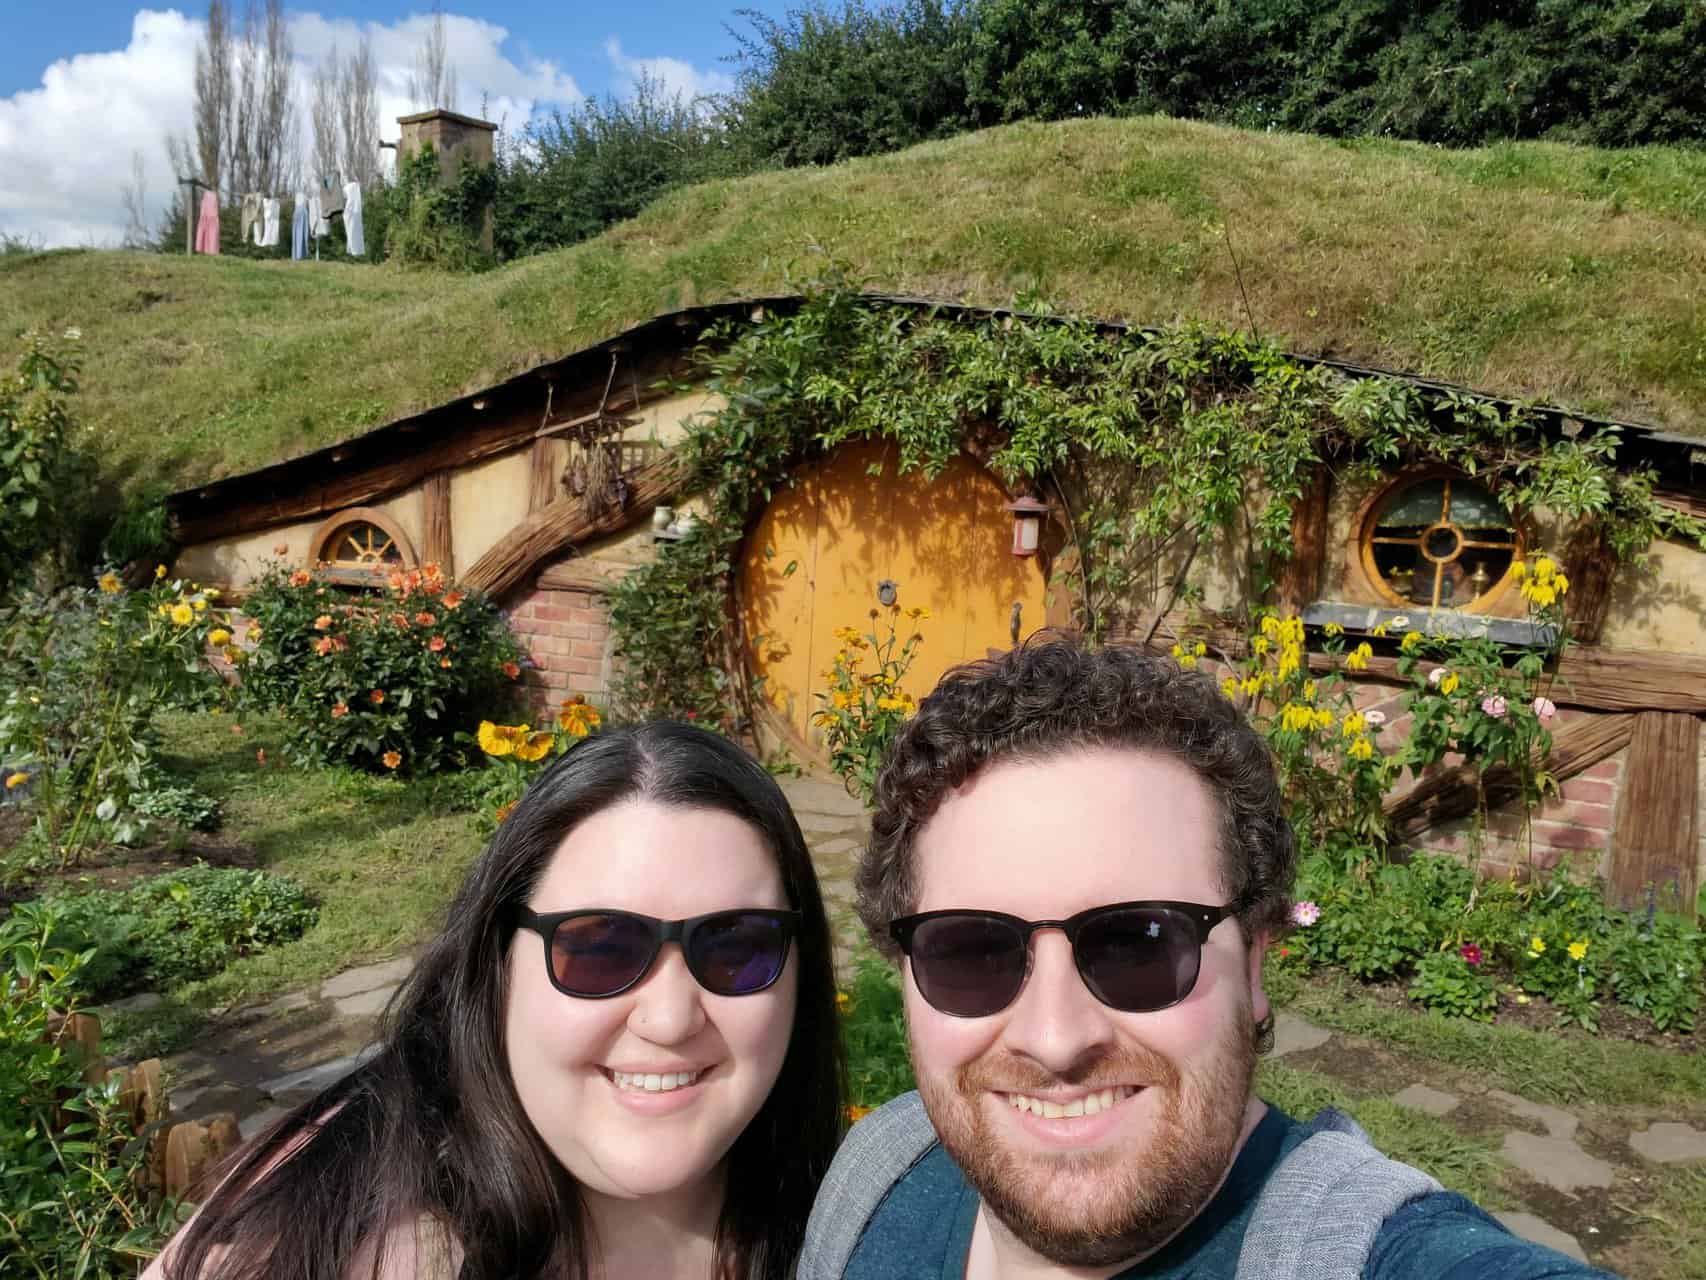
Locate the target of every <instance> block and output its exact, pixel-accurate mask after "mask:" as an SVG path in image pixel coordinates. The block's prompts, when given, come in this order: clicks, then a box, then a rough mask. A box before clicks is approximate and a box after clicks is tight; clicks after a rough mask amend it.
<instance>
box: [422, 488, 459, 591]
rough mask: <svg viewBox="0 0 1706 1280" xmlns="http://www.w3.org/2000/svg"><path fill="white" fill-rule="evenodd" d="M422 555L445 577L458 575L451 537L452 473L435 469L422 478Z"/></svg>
mask: <svg viewBox="0 0 1706 1280" xmlns="http://www.w3.org/2000/svg"><path fill="white" fill-rule="evenodd" d="M421 555H422V556H424V557H425V559H426V563H428V564H436V565H437V566H438V567H439V571H440V572H442V573H443V574H444V576H445V577H446V578H454V577H455V576H456V566H455V564H453V563H452V561H453V559H454V553H453V549H452V545H451V537H450V473H449V472H448V471H434V472H433V473H432V474H431V475H429V476H428V477H427V478H426V479H425V480H423V481H422V482H421Z"/></svg>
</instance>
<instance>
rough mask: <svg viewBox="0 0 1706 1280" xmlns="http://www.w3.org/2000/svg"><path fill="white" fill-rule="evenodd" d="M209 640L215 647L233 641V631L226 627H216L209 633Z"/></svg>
mask: <svg viewBox="0 0 1706 1280" xmlns="http://www.w3.org/2000/svg"><path fill="white" fill-rule="evenodd" d="M207 642H208V643H209V644H210V645H212V646H213V647H214V648H216V649H217V648H218V647H219V646H220V645H225V644H230V643H231V633H230V632H229V631H227V630H226V629H225V628H224V627H215V628H214V629H213V630H212V631H209V632H208V633H207Z"/></svg>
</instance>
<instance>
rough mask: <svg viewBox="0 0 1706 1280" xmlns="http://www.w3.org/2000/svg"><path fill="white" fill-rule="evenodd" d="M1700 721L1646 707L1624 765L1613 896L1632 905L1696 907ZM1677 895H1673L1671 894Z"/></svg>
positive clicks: (1634, 907) (1615, 838) (1689, 912)
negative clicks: (1653, 898)
mask: <svg viewBox="0 0 1706 1280" xmlns="http://www.w3.org/2000/svg"><path fill="white" fill-rule="evenodd" d="M1699 770H1700V721H1699V720H1698V719H1697V718H1696V717H1694V716H1692V715H1689V714H1687V713H1686V712H1675V711H1643V712H1641V713H1640V714H1639V715H1637V716H1636V717H1635V732H1634V736H1633V737H1632V738H1631V740H1630V743H1629V756H1628V759H1627V760H1626V761H1625V763H1624V766H1623V794H1622V795H1620V796H1618V798H1617V826H1616V829H1615V830H1614V831H1613V832H1612V838H1611V872H1610V875H1609V876H1608V877H1607V879H1608V880H1609V881H1610V886H1609V887H1610V897H1611V900H1612V902H1613V903H1615V904H1617V905H1618V906H1622V907H1625V908H1627V909H1629V910H1639V909H1641V908H1642V907H1644V906H1645V905H1646V902H1647V894H1648V892H1649V888H1651V889H1652V890H1653V891H1656V893H1657V894H1658V905H1659V906H1661V907H1666V908H1669V909H1672V910H1678V911H1681V912H1682V913H1683V914H1684V915H1692V914H1693V912H1694V889H1695V866H1696V862H1697V860H1698V858H1699V856H1700V851H1699V847H1698V844H1697V842H1696V823H1697V815H1698V810H1697V808H1696V805H1697V804H1698V802H1699V796H1698V794H1697V792H1698V787H1699V776H1700V775H1699ZM1672 892H1674V893H1675V894H1676V895H1677V899H1678V900H1677V901H1674V902H1673V901H1671V894H1672Z"/></svg>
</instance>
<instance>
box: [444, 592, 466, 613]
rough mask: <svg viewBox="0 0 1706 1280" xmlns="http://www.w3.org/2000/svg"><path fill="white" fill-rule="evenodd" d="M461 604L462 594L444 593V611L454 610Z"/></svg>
mask: <svg viewBox="0 0 1706 1280" xmlns="http://www.w3.org/2000/svg"><path fill="white" fill-rule="evenodd" d="M461 603H462V593H461V592H460V591H447V592H445V595H444V607H445V608H446V609H454V608H455V607H456V606H457V605H459V604H461Z"/></svg>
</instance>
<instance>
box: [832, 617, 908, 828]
mask: <svg viewBox="0 0 1706 1280" xmlns="http://www.w3.org/2000/svg"><path fill="white" fill-rule="evenodd" d="M901 615H902V610H901V607H900V606H899V605H898V604H897V605H890V606H889V610H888V617H887V618H886V620H885V621H886V623H887V626H886V629H885V630H884V632H883V634H882V635H879V634H878V628H877V626H876V625H875V624H876V621H877V619H879V618H881V617H882V612H881V611H880V610H877V609H873V610H871V619H872V627H871V630H870V631H868V632H865V633H863V634H861V633H860V632H858V631H856V630H854V629H853V628H852V627H839V628H837V629H836V632H835V638H836V639H837V640H838V641H839V642H840V644H841V647H840V648H839V649H837V650H836V651H835V657H834V659H833V660H832V661H831V664H830V668H829V670H827V671H825V672H824V673H823V678H824V679H825V680H827V681H829V692H828V693H820V694H818V700H819V701H820V702H822V703H823V706H822V707H820V708H819V709H818V711H817V713H816V714H815V715H814V716H812V723H813V724H815V725H817V726H818V727H819V728H821V729H822V730H823V742H824V745H825V746H826V747H828V748H829V763H830V766H831V767H832V768H833V769H834V770H835V771H836V772H837V773H839V774H840V775H841V780H842V781H843V782H844V783H845V784H846V785H847V790H848V791H849V792H851V793H852V794H854V795H856V796H859V797H860V798H861V799H863V800H864V801H865V802H866V803H867V804H869V803H870V801H871V797H872V794H873V793H874V792H875V789H876V783H877V771H878V769H880V768H881V767H882V762H883V756H884V755H885V754H886V753H887V752H888V749H889V744H890V743H892V742H893V741H894V738H895V734H896V733H898V732H899V731H900V726H901V725H902V723H904V722H905V720H906V718H907V717H908V716H910V715H911V714H912V713H913V712H914V711H916V710H917V709H918V705H917V703H916V702H914V701H913V697H912V695H911V694H910V693H906V692H904V691H903V690H902V689H901V687H900V682H901V681H902V680H904V679H905V678H906V673H907V672H908V671H909V670H911V669H912V662H913V658H914V657H915V656H916V654H917V652H918V646H919V644H920V643H921V642H922V641H923V639H924V636H923V634H922V633H921V632H918V631H914V632H913V633H912V634H911V635H910V636H908V637H907V638H906V639H905V640H904V641H902V640H901V638H900V619H901ZM905 616H906V618H907V620H908V621H910V622H925V621H928V620H929V617H930V610H929V609H927V608H925V607H923V606H922V605H919V606H915V607H913V608H911V609H907V610H905ZM867 654H868V655H869V656H870V663H871V667H870V669H869V670H866V669H865V662H866V655H867Z"/></svg>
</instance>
